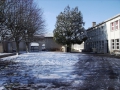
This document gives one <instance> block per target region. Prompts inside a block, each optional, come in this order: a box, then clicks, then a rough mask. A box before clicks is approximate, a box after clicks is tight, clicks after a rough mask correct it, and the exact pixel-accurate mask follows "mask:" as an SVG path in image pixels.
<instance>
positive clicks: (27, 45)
mask: <svg viewBox="0 0 120 90" xmlns="http://www.w3.org/2000/svg"><path fill="white" fill-rule="evenodd" d="M26 53H29V43H28V42H26Z"/></svg>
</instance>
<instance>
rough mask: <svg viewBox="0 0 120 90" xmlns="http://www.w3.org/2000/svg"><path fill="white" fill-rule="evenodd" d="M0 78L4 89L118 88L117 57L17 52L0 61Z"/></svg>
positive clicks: (118, 64) (119, 69) (65, 89)
mask: <svg viewBox="0 0 120 90" xmlns="http://www.w3.org/2000/svg"><path fill="white" fill-rule="evenodd" d="M8 59H9V60H8ZM0 80H1V81H0V89H3V88H4V89H6V90H7V89H8V90H9V89H10V88H11V89H12V90H120V59H117V58H110V57H105V56H104V57H102V56H95V55H94V56H93V55H90V54H79V53H57V52H39V53H29V54H21V55H19V56H18V57H17V56H12V57H7V58H4V60H2V61H1V62H0Z"/></svg>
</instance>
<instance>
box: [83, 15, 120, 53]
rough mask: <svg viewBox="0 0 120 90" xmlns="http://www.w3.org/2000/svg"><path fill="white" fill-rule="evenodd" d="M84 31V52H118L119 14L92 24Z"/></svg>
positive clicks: (119, 41)
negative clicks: (86, 36)
mask: <svg viewBox="0 0 120 90" xmlns="http://www.w3.org/2000/svg"><path fill="white" fill-rule="evenodd" d="M86 31H87V35H88V39H87V40H86V41H85V44H84V45H85V51H90V52H96V53H112V52H114V51H115V50H120V14H118V15H116V16H114V17H112V18H110V19H108V20H106V21H104V22H101V23H99V24H97V25H96V23H95V22H93V26H92V27H90V28H88V29H87V30H86Z"/></svg>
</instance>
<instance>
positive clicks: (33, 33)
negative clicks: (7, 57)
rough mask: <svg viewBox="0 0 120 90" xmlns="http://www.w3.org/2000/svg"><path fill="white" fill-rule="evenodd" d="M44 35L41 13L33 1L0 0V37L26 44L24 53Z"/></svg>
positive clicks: (17, 48) (17, 50)
mask: <svg viewBox="0 0 120 90" xmlns="http://www.w3.org/2000/svg"><path fill="white" fill-rule="evenodd" d="M44 33H45V20H44V19H43V11H42V9H41V8H38V7H37V6H36V4H35V3H34V2H33V0H0V36H1V37H5V39H6V40H11V41H14V42H15V43H16V54H18V53H19V43H20V42H21V41H25V42H26V51H27V52H28V46H29V44H30V42H32V41H35V40H39V39H41V38H42V37H43V36H44Z"/></svg>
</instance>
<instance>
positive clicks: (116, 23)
mask: <svg viewBox="0 0 120 90" xmlns="http://www.w3.org/2000/svg"><path fill="white" fill-rule="evenodd" d="M115 28H116V29H118V20H117V21H115Z"/></svg>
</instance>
